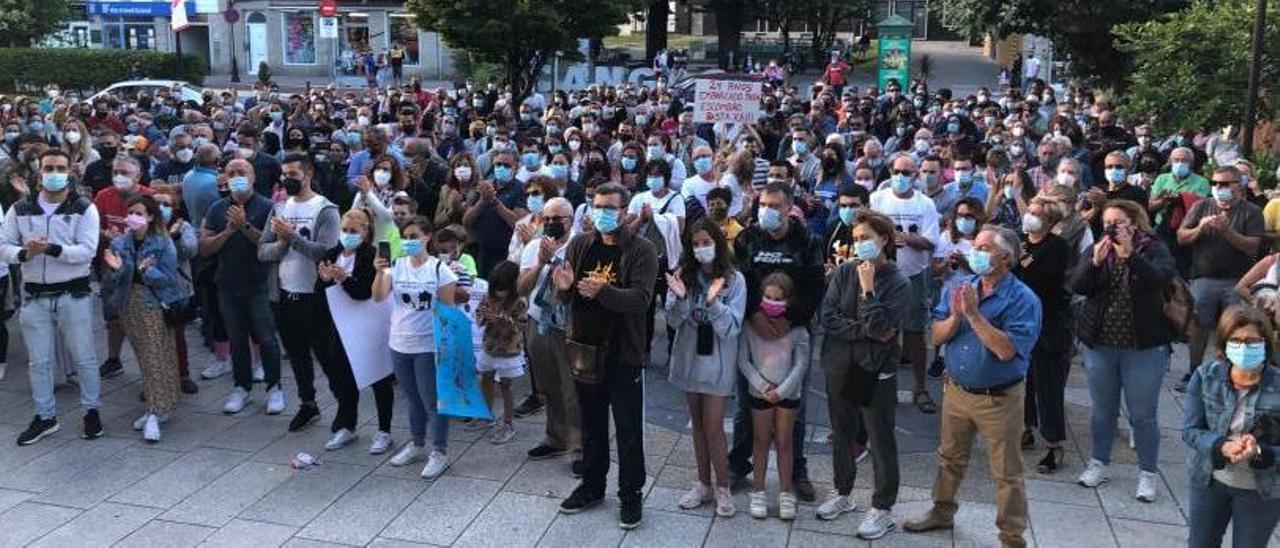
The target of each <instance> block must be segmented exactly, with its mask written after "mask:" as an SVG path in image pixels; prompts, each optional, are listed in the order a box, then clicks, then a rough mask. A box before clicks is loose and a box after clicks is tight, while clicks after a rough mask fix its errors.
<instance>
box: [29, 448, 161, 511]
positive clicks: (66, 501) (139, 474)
mask: <svg viewBox="0 0 1280 548" xmlns="http://www.w3.org/2000/svg"><path fill="white" fill-rule="evenodd" d="M180 456H181V454H179V453H173V452H170V451H160V450H155V449H148V448H144V447H131V448H129V449H126V450H125V451H124V452H122V453H120V454H118V455H115V456H112V457H109V458H107V459H106V460H103V461H102V462H101V463H99V464H97V465H95V466H90V467H89V468H86V469H84V470H83V471H81V472H80V473H78V474H75V475H73V476H71V477H69V478H67V479H66V481H64V482H61V483H58V484H57V485H54V486H53V488H51V489H50V490H49V491H47V492H45V494H43V495H41V496H39V497H37V498H36V499H35V501H36V502H45V503H49V504H57V505H61V506H71V507H73V508H90V507H92V506H94V505H96V504H98V503H99V502H102V501H104V500H106V499H107V498H108V497H110V496H111V495H114V494H116V493H117V492H119V491H120V490H122V489H124V488H126V487H128V486H130V485H132V484H133V483H135V482H137V481H138V480H141V479H143V478H146V477H147V476H149V475H150V474H152V473H154V472H155V471H156V470H159V469H161V468H163V467H164V466H165V465H167V464H169V463H170V462H173V461H174V460H175V459H177V458H178V457H180Z"/></svg>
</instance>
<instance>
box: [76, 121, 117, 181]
mask: <svg viewBox="0 0 1280 548" xmlns="http://www.w3.org/2000/svg"><path fill="white" fill-rule="evenodd" d="M94 141H95V142H96V143H97V146H96V148H95V150H96V151H97V154H96V155H97V158H98V159H97V160H94V161H92V162H89V165H87V166H85V168H84V176H83V177H81V178H80V184H81V185H82V186H83V187H84V188H85V189H87V190H88V192H91V193H93V195H97V193H99V192H102V189H104V188H107V187H109V186H111V171H112V166H113V164H114V163H115V161H116V156H117V154H118V153H119V150H120V136H119V135H117V134H115V133H112V132H111V131H110V130H105V131H101V132H99V133H98V134H96V135H95V137H94Z"/></svg>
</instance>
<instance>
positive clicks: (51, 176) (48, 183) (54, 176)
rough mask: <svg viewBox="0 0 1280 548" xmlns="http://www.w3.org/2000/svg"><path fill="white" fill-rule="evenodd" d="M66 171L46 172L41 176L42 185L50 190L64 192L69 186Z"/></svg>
mask: <svg viewBox="0 0 1280 548" xmlns="http://www.w3.org/2000/svg"><path fill="white" fill-rule="evenodd" d="M67 182H68V177H67V174H66V173H45V174H43V175H41V176H40V186H42V187H44V189H45V190H48V191H49V192H62V191H63V189H66V188H67Z"/></svg>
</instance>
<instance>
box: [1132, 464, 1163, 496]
mask: <svg viewBox="0 0 1280 548" xmlns="http://www.w3.org/2000/svg"><path fill="white" fill-rule="evenodd" d="M1159 483H1160V478H1159V477H1158V476H1156V473H1155V472H1144V471H1142V470H1139V471H1138V490H1137V492H1135V493H1134V495H1133V496H1134V498H1137V499H1138V500H1140V501H1142V502H1155V501H1156V485H1158V484H1159Z"/></svg>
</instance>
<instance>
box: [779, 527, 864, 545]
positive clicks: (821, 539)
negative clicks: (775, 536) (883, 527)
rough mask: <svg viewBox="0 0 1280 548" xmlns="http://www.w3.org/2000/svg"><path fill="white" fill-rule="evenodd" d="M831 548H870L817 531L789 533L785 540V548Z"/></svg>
mask: <svg viewBox="0 0 1280 548" xmlns="http://www.w3.org/2000/svg"><path fill="white" fill-rule="evenodd" d="M831 546H842V547H843V546H851V547H852V546H856V547H863V548H865V547H867V546H870V544H869V543H868V542H867V541H864V540H857V539H853V538H850V537H846V536H841V535H832V534H829V533H819V532H817V531H805V530H801V529H796V530H793V531H791V536H790V537H789V538H788V539H787V548H827V547H831Z"/></svg>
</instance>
